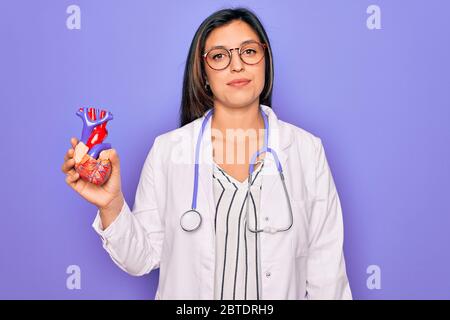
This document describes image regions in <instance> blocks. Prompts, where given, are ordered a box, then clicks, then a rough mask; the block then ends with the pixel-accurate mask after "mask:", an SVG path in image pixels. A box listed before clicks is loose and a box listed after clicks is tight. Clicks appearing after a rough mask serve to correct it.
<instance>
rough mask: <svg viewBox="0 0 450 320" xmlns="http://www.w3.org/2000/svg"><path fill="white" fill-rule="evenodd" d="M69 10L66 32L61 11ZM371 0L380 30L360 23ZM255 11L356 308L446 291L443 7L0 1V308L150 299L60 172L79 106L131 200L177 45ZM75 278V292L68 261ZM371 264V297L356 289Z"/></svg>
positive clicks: (362, 286) (180, 49)
mask: <svg viewBox="0 0 450 320" xmlns="http://www.w3.org/2000/svg"><path fill="white" fill-rule="evenodd" d="M70 4H77V5H79V6H80V8H81V30H69V29H67V28H66V19H67V17H68V14H67V13H66V8H67V7H68V6H69V5H70ZM370 4H376V5H379V6H380V8H381V24H382V29H381V30H369V29H368V28H367V27H366V19H367V17H368V14H367V13H366V8H367V7H368V6H369V5H370ZM238 5H245V6H248V7H249V8H251V9H253V10H254V11H255V12H256V13H257V14H258V15H259V17H260V18H261V20H262V22H263V24H264V25H265V27H266V30H267V32H268V34H269V38H270V40H271V44H272V50H273V52H274V62H275V87H274V95H273V104H272V106H273V108H274V110H275V111H276V112H277V114H278V115H279V117H280V118H281V119H283V120H286V121H288V122H291V123H293V124H295V125H297V126H300V127H302V128H304V129H306V130H308V131H310V132H311V133H313V134H315V135H317V136H319V137H321V138H322V140H323V142H324V145H325V150H326V154H327V158H328V161H329V164H330V167H331V169H332V172H333V176H334V179H335V182H336V185H337V188H338V192H339V195H340V199H341V203H342V208H343V213H344V220H345V255H346V261H347V271H348V276H349V280H350V285H351V288H352V291H353V295H354V298H356V299H396V298H408V299H429V298H440V299H450V271H449V270H450V251H449V250H448V244H449V243H450V232H449V226H450V215H449V213H450V203H449V201H448V198H449V189H450V188H449V181H450V168H449V163H450V161H449V160H450V159H449V158H450V148H449V138H450V127H449V124H448V123H449V120H450V111H449V110H450V104H449V92H450V90H449V84H450V63H449V57H450V45H449V39H450V35H449V34H450V19H449V12H450V3H449V2H448V1H446V0H441V1H438V0H432V1H387V0H383V1H364V0H351V1H350V0H346V1H332V0H330V1H317V0H316V1H312V0H311V1H277V2H275V1H261V0H257V1H246V2H243V1H209V0H205V1H160V2H158V3H157V2H156V1H143V0H142V1H106V0H102V1H100V0H97V1H60V0H59V1H56V0H54V1H16V0H15V1H12V0H10V1H2V2H0V39H1V50H0V66H1V68H0V105H1V111H2V115H3V117H4V120H3V122H2V125H1V128H2V134H1V135H0V143H1V145H2V147H3V148H2V158H1V160H0V161H1V177H2V181H3V185H2V187H1V193H0V197H1V222H0V226H1V232H0V298H3V299H11V298H19V299H25V298H26V299H79V298H85V299H123V298H125V299H153V298H154V294H155V291H156V286H157V281H158V275H159V272H158V271H153V272H152V273H151V274H150V275H147V276H144V277H140V278H138V277H132V276H129V275H128V274H126V273H125V272H123V271H121V270H120V269H119V268H118V267H116V266H115V265H114V264H113V262H112V261H111V260H110V258H109V256H108V254H107V253H106V251H104V249H103V248H102V246H101V241H100V238H99V237H98V236H97V234H96V233H95V232H94V230H93V229H92V228H91V223H92V221H93V219H94V215H95V212H96V208H95V207H94V206H92V205H91V204H89V203H87V202H86V201H84V200H83V199H82V198H81V197H80V196H78V195H77V194H76V193H75V192H73V191H72V189H70V188H69V187H68V186H67V185H66V184H65V181H64V175H63V173H62V172H61V171H60V167H61V164H62V161H63V156H64V154H65V152H66V151H67V149H68V148H69V138H70V137H72V136H77V137H79V136H80V134H81V127H82V123H81V120H80V119H79V118H78V117H76V116H75V112H76V110H77V108H79V107H86V106H88V105H93V106H96V107H101V108H106V109H108V110H111V111H112V112H113V114H114V117H115V119H114V120H113V121H111V122H110V123H109V124H108V129H109V136H108V138H107V140H106V142H111V143H112V145H113V147H114V148H116V149H117V150H118V151H119V154H120V157H121V165H122V174H123V177H122V179H123V189H124V194H125V197H126V200H127V202H128V203H129V204H130V205H132V204H133V202H134V195H135V191H136V187H137V183H138V179H139V175H140V171H141V169H142V165H143V162H144V159H145V157H146V155H147V153H148V151H149V150H150V147H151V144H152V142H153V139H154V137H155V136H156V135H158V134H161V133H164V132H166V131H169V130H172V129H175V128H176V127H177V126H178V109H179V103H180V98H181V83H182V75H183V71H184V63H185V59H186V55H187V51H188V47H189V45H190V42H191V40H192V37H193V35H194V32H195V30H196V29H197V27H198V26H199V24H200V23H201V22H202V21H203V19H205V18H206V17H207V16H208V15H209V14H211V13H212V12H213V11H215V10H217V9H220V8H223V7H228V6H238ZM72 264H75V265H79V266H80V268H81V290H68V289H67V288H66V279H67V277H68V274H66V268H67V267H68V266H69V265H72ZM369 265H378V266H380V268H381V289H380V290H369V289H368V288H367V286H366V279H367V278H368V276H369V275H368V274H367V273H366V269H367V267H368V266H369Z"/></svg>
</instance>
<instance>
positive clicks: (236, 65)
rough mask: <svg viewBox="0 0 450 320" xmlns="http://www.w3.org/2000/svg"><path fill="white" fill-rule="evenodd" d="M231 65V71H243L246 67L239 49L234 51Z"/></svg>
mask: <svg viewBox="0 0 450 320" xmlns="http://www.w3.org/2000/svg"><path fill="white" fill-rule="evenodd" d="M230 67H231V71H241V70H242V69H243V68H244V63H243V62H242V60H241V57H240V56H239V53H238V51H237V50H234V51H232V54H231V62H230Z"/></svg>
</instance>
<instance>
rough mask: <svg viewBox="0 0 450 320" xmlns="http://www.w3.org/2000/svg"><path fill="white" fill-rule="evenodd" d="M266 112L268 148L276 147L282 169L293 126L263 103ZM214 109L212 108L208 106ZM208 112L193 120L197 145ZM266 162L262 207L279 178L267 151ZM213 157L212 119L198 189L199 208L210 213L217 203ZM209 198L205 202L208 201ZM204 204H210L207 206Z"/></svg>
mask: <svg viewBox="0 0 450 320" xmlns="http://www.w3.org/2000/svg"><path fill="white" fill-rule="evenodd" d="M260 107H261V108H262V110H263V112H265V113H266V114H267V116H268V120H269V147H270V148H271V149H273V150H274V151H275V152H276V154H277V155H278V158H279V161H280V163H281V166H282V168H284V167H285V164H286V160H287V158H288V152H287V149H288V148H289V147H290V146H291V144H292V141H293V134H292V130H291V129H290V127H288V126H286V125H284V126H283V125H281V124H280V122H279V120H278V117H277V115H276V114H275V112H274V111H273V110H272V108H271V107H268V106H266V105H263V104H260ZM209 110H211V109H209ZM209 110H208V111H206V112H205V113H204V114H203V116H202V117H201V118H199V119H197V120H195V121H194V127H193V128H194V132H193V133H194V134H193V137H194V146H195V143H196V142H197V138H198V135H199V132H200V129H201V125H202V122H203V120H204V119H205V116H206V114H207V113H208V112H209ZM265 157H266V158H265V163H264V167H265V170H263V172H264V174H263V182H262V183H263V188H262V191H261V192H262V193H261V208H264V206H263V202H264V201H265V199H270V193H271V190H272V188H273V186H274V184H275V182H276V181H278V180H279V173H278V171H277V169H276V165H275V161H274V160H273V157H272V156H271V155H270V154H269V153H267V154H266V155H265ZM212 174H213V157H212V142H211V118H210V119H209V121H208V123H207V125H206V127H205V131H204V133H203V139H202V142H201V152H200V161H199V182H200V184H199V189H201V191H199V193H198V197H199V198H198V201H197V203H198V208H199V209H200V206H202V207H203V208H201V209H202V210H208V211H207V212H212V213H214V212H215V204H214V193H213V179H212ZM205 200H206V201H205ZM205 203H206V204H207V205H205ZM208 220H210V222H211V224H212V225H211V227H212V230H214V219H208Z"/></svg>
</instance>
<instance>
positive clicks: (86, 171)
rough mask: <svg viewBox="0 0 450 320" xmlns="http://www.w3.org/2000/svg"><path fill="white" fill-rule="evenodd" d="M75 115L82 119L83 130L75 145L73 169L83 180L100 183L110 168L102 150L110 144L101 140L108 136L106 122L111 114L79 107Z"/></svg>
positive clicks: (109, 163) (104, 180)
mask: <svg viewBox="0 0 450 320" xmlns="http://www.w3.org/2000/svg"><path fill="white" fill-rule="evenodd" d="M76 115H77V116H79V117H80V118H81V120H83V131H82V135H81V139H80V141H79V143H78V144H77V146H76V147H75V154H74V159H75V170H76V171H77V172H78V173H79V174H80V177H81V178H82V179H83V180H85V181H88V182H91V183H93V184H96V185H102V184H104V183H105V182H106V181H107V180H108V179H109V177H110V175H111V169H112V168H111V162H110V160H109V158H108V157H107V153H106V152H103V153H102V151H105V150H108V149H111V144H109V143H103V140H104V139H105V138H106V137H107V136H108V131H107V130H106V124H107V123H108V121H109V120H112V119H113V115H112V113H111V112H109V111H106V110H99V109H95V108H80V109H79V110H78V111H77V113H76Z"/></svg>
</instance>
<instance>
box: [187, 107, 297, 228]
mask: <svg viewBox="0 0 450 320" xmlns="http://www.w3.org/2000/svg"><path fill="white" fill-rule="evenodd" d="M213 111H214V108H212V109H211V110H210V111H209V112H208V113H207V114H206V116H205V119H203V122H202V127H201V129H200V132H199V134H198V139H197V144H196V147H195V165H194V190H193V194H192V205H191V209H189V210H187V211H186V212H185V213H183V214H182V216H181V218H180V225H181V228H182V229H183V230H184V231H187V232H192V231H195V230H197V229H198V228H199V227H200V225H201V224H202V216H201V214H200V212H198V210H197V191H198V171H199V156H200V145H201V140H202V137H203V132H204V131H205V127H206V124H207V123H208V120H209V118H211V116H212V114H213ZM260 111H261V114H262V116H263V119H264V129H265V130H264V145H263V147H262V148H261V149H260V150H258V151H256V152H255V153H254V154H253V156H252V159H251V161H250V166H249V176H248V187H247V199H246V206H247V208H246V219H247V221H248V214H249V207H250V206H249V201H250V188H251V185H252V179H251V178H252V173H253V170H254V166H255V161H256V158H257V157H258V156H259V155H261V154H262V153H264V152H269V153H271V154H272V156H273V158H274V160H275V163H276V166H277V170H278V173H279V175H280V179H281V182H282V184H283V189H284V194H285V196H286V201H287V203H288V207H289V213H290V223H289V225H288V226H287V227H284V228H275V227H269V226H266V227H264V228H263V229H258V222H257V219H256V217H255V220H256V221H255V224H256V226H255V228H253V229H252V228H250V223H248V224H247V228H248V230H249V231H250V232H253V233H259V232H267V233H277V232H283V231H287V230H289V229H290V228H291V227H292V224H293V222H294V215H293V213H292V207H291V201H290V199H289V193H288V191H287V188H286V183H285V181H284V175H283V168H282V167H281V163H280V160H279V159H278V156H277V153H276V152H275V150H273V149H271V148H269V147H268V141H269V120H268V119H267V115H266V114H265V113H264V112H263V110H262V108H261V107H260Z"/></svg>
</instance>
